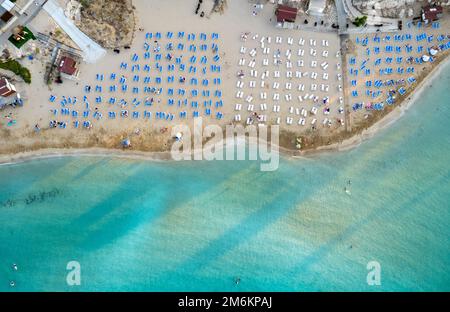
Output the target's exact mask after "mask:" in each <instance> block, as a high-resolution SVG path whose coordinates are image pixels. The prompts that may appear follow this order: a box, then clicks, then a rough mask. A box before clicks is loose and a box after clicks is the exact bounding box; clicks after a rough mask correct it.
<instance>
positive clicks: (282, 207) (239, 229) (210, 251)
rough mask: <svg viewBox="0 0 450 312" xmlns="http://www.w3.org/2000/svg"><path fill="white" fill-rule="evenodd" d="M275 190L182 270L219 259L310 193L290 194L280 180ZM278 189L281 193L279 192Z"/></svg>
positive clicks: (199, 266) (189, 261) (290, 189)
mask: <svg viewBox="0 0 450 312" xmlns="http://www.w3.org/2000/svg"><path fill="white" fill-rule="evenodd" d="M271 181H272V180H271V179H268V180H266V183H271ZM259 183H261V181H259ZM283 183H284V184H283ZM276 188H277V190H278V194H276V195H275V196H274V197H273V199H272V200H271V201H270V202H268V203H266V204H264V205H262V206H261V207H260V208H259V209H258V210H257V211H255V212H253V213H251V214H250V215H248V216H247V217H246V218H245V219H243V220H242V221H241V222H239V224H237V225H235V226H233V227H232V228H230V229H229V230H227V231H226V232H225V233H223V234H222V235H221V236H220V237H218V238H217V239H215V240H213V241H211V242H210V243H209V244H208V245H207V246H206V247H205V248H203V249H201V250H199V251H198V252H196V253H195V254H194V255H193V256H191V257H190V258H189V259H188V260H187V261H186V262H184V263H183V264H181V265H180V266H181V267H182V268H183V270H186V271H187V272H194V271H196V270H199V269H201V268H203V267H205V266H206V265H208V263H210V262H212V261H214V260H215V259H217V258H218V257H220V256H222V255H223V254H224V253H226V252H227V251H229V250H232V249H233V248H235V247H236V246H238V245H240V244H241V243H242V242H245V241H248V240H250V239H251V238H252V237H254V236H256V235H258V233H260V232H261V231H263V230H264V229H265V228H267V227H268V226H270V225H271V224H273V223H275V222H277V221H278V220H279V219H280V218H282V217H283V216H285V215H286V214H288V213H289V212H291V211H292V210H294V209H296V208H297V207H298V202H299V201H305V200H306V199H307V198H308V197H310V196H312V192H307V190H303V192H302V191H300V192H293V191H292V184H291V183H288V182H287V181H283V180H281V181H280V183H279V184H277V186H276ZM280 189H282V191H279V190H280ZM305 194H306V195H305ZM280 203H282V204H280ZM178 268H179V267H178ZM178 268H177V269H178Z"/></svg>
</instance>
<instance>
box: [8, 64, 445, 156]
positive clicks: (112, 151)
mask: <svg viewBox="0 0 450 312" xmlns="http://www.w3.org/2000/svg"><path fill="white" fill-rule="evenodd" d="M447 66H450V58H449V57H446V59H445V60H443V61H442V62H441V63H439V64H438V65H437V66H436V67H434V68H433V69H432V70H431V72H430V73H429V74H428V75H427V76H426V77H425V79H423V80H422V81H420V82H419V84H418V85H417V87H416V88H415V89H414V91H413V94H412V95H411V96H410V98H409V99H405V100H404V101H403V102H401V103H400V104H399V106H397V107H396V108H395V109H394V110H393V111H392V112H390V113H389V114H387V115H386V116H384V117H383V118H382V119H380V120H378V121H377V122H376V123H374V124H373V125H371V126H370V127H369V128H367V129H365V130H364V131H362V132H361V133H359V134H356V135H354V136H352V137H351V138H348V139H345V140H344V141H342V142H338V143H333V144H331V145H327V146H321V147H318V148H315V149H312V150H305V151H297V150H291V149H287V148H284V147H281V146H278V149H279V153H280V155H282V156H285V157H290V158H295V159H299V158H305V157H312V156H318V155H322V154H326V153H332V152H345V151H348V150H351V149H354V148H356V147H358V146H359V145H361V144H362V143H363V142H365V141H367V140H369V139H371V138H373V137H374V136H375V135H377V134H378V133H380V132H381V131H382V130H385V129H387V128H389V126H390V125H392V124H393V123H394V122H396V121H397V120H399V119H400V118H401V117H402V116H403V115H404V114H405V113H406V112H407V111H408V110H409V109H410V108H411V107H412V106H413V105H414V103H416V102H417V100H418V99H419V96H420V95H421V94H422V93H423V91H424V90H425V88H426V87H428V86H430V85H431V84H432V82H433V80H434V79H436V78H437V77H438V76H439V74H440V73H441V72H442V70H443V69H444V68H446V67H447ZM224 143H226V142H224ZM193 153H195V150H194V151H193ZM77 156H83V157H114V158H125V159H134V160H147V161H174V160H173V159H172V157H171V155H170V151H165V152H145V151H130V150H121V149H117V148H101V147H94V148H45V149H38V150H34V151H29V152H20V153H16V154H4V155H1V154H0V165H14V164H18V163H24V162H27V161H32V160H37V159H48V158H60V157H77Z"/></svg>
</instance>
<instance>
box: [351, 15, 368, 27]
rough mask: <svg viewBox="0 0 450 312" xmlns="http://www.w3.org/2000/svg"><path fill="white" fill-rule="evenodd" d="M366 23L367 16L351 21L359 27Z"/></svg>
mask: <svg viewBox="0 0 450 312" xmlns="http://www.w3.org/2000/svg"><path fill="white" fill-rule="evenodd" d="M366 22H367V16H366V15H364V16H360V17H357V18H355V20H354V21H353V25H355V26H358V27H361V26H364V25H366Z"/></svg>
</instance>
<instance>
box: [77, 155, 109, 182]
mask: <svg viewBox="0 0 450 312" xmlns="http://www.w3.org/2000/svg"><path fill="white" fill-rule="evenodd" d="M110 160H111V159H110V158H102V159H100V160H96V161H94V162H93V163H92V164H90V165H89V166H86V167H85V168H83V170H81V171H80V172H79V173H78V174H77V175H75V176H74V177H73V178H72V180H78V179H80V178H83V177H84V176H87V175H88V174H90V173H91V172H92V171H94V170H98V169H99V168H103V167H105V166H106V165H107V164H108V163H109V162H110Z"/></svg>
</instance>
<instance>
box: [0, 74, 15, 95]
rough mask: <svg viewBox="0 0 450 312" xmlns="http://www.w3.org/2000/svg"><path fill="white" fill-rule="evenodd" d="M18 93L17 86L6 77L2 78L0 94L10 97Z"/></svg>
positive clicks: (0, 80) (0, 79)
mask: <svg viewBox="0 0 450 312" xmlns="http://www.w3.org/2000/svg"><path fill="white" fill-rule="evenodd" d="M14 93H16V87H14V85H13V84H11V83H10V82H9V81H8V79H6V78H5V77H2V78H0V96H3V97H8V96H10V95H12V94H14Z"/></svg>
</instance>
